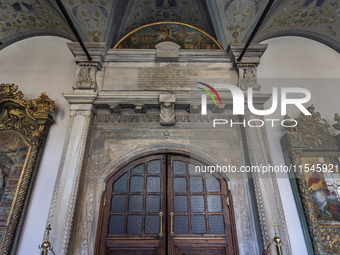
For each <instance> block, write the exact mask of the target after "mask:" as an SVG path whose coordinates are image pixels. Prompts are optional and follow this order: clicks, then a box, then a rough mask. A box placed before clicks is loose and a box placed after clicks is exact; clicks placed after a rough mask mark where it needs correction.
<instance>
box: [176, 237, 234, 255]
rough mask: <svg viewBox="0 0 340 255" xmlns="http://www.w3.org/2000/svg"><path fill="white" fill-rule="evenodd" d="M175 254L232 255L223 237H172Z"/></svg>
mask: <svg viewBox="0 0 340 255" xmlns="http://www.w3.org/2000/svg"><path fill="white" fill-rule="evenodd" d="M174 250H175V254H176V255H202V254H204V255H228V254H230V255H234V254H233V253H228V244H227V242H226V240H225V239H180V238H179V239H177V238H175V239H174Z"/></svg>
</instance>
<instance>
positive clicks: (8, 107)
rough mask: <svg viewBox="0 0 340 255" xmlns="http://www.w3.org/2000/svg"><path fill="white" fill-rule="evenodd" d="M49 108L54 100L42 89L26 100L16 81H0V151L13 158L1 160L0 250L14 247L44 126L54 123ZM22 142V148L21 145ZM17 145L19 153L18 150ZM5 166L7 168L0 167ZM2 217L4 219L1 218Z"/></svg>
mask: <svg viewBox="0 0 340 255" xmlns="http://www.w3.org/2000/svg"><path fill="white" fill-rule="evenodd" d="M53 111H54V101H53V100H51V99H49V97H48V96H47V95H46V93H42V94H41V96H40V97H39V98H37V99H35V100H31V101H26V100H25V99H24V95H23V93H22V92H21V91H20V90H18V86H17V85H14V84H0V137H1V136H4V138H2V139H0V150H2V151H0V153H2V159H8V160H11V158H12V159H14V161H15V162H16V163H15V164H14V163H13V160H11V162H12V163H13V164H6V162H5V160H3V162H2V164H1V167H2V169H1V181H2V185H1V196H0V210H1V211H2V212H3V214H2V216H3V217H2V218H0V254H8V253H13V254H14V253H15V250H16V248H17V247H16V246H17V243H18V240H19V238H20V233H21V230H22V225H23V221H24V218H25V214H26V210H27V206H28V201H29V195H30V193H31V190H32V188H33V181H34V179H35V175H36V172H37V166H38V161H39V158H40V156H39V155H41V152H42V148H43V145H44V143H45V140H46V137H47V133H48V129H49V127H50V126H51V125H52V124H53V123H54V120H53V118H52V117H51V116H50V115H49V114H48V112H53ZM14 138H15V139H14ZM13 144H15V145H17V146H21V147H20V148H19V147H16V148H15V147H14V150H15V149H17V150H16V154H14V155H13V147H11V146H15V145H13ZM24 145H25V146H26V148H27V149H26V151H25V150H24V149H23V148H24ZM6 146H7V147H6ZM6 148H9V150H7V151H10V152H8V153H7V152H6V153H5V151H4V149H6ZM19 149H20V153H18V151H19ZM19 155H20V157H21V158H20V159H19V158H18V157H19ZM9 156H10V157H9ZM15 157H17V158H15ZM0 163H1V162H0ZM8 165H10V167H8ZM5 166H6V167H7V168H6V170H7V171H5V170H4V169H5ZM4 173H6V178H5V177H4ZM10 181H12V183H11V182H10ZM12 184H13V185H12ZM5 195H7V196H8V197H10V198H11V199H7V200H6V203H5V202H4V201H5ZM6 198H7V197H6ZM8 208H10V210H9V209H8ZM6 217H7V220H4V219H6Z"/></svg>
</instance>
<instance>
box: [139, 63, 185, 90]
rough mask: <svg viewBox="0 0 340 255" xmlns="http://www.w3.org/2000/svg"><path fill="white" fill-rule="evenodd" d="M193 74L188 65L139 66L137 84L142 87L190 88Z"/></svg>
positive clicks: (162, 88) (164, 88)
mask: <svg viewBox="0 0 340 255" xmlns="http://www.w3.org/2000/svg"><path fill="white" fill-rule="evenodd" d="M191 76H192V73H191V70H190V69H189V68H188V67H182V68H179V67H169V66H167V67H139V68H138V80H137V86H138V88H141V89H161V90H176V89H189V87H190V78H191Z"/></svg>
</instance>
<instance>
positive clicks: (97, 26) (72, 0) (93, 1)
mask: <svg viewBox="0 0 340 255" xmlns="http://www.w3.org/2000/svg"><path fill="white" fill-rule="evenodd" d="M113 2H114V1H112V0H66V1H65V0H64V1H63V4H64V6H65V7H66V9H67V10H68V13H69V14H70V15H71V16H72V17H73V18H74V19H75V21H76V22H77V24H78V25H79V26H80V28H81V29H82V31H83V32H84V34H85V36H86V37H87V39H88V41H93V42H103V41H104V37H105V34H106V29H107V26H108V20H109V16H110V14H111V12H112V10H113Z"/></svg>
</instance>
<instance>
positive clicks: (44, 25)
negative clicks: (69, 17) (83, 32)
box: [0, 0, 74, 44]
mask: <svg viewBox="0 0 340 255" xmlns="http://www.w3.org/2000/svg"><path fill="white" fill-rule="evenodd" d="M27 32H32V33H35V34H45V35H46V34H50V35H59V36H64V37H67V38H72V39H73V38H74V36H73V34H72V32H71V30H70V29H69V27H68V25H67V23H66V22H65V21H64V19H63V18H62V17H61V16H60V15H59V14H58V13H57V12H56V11H55V10H54V9H53V8H52V6H50V5H49V4H48V3H47V2H45V1H44V0H1V1H0V42H1V44H2V43H6V41H8V40H10V38H11V37H13V36H18V37H25V35H24V34H25V33H27ZM26 36H27V35H26ZM13 41H15V40H13Z"/></svg>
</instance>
